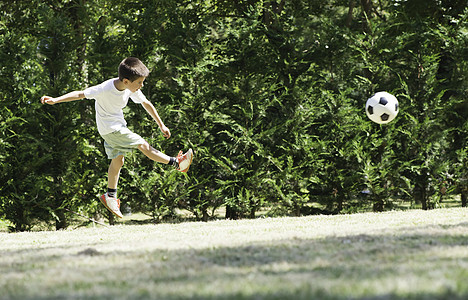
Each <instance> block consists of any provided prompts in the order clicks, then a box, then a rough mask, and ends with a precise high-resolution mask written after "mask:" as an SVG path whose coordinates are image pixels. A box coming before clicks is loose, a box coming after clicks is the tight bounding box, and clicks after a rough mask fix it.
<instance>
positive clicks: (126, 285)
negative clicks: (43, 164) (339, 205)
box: [0, 208, 468, 299]
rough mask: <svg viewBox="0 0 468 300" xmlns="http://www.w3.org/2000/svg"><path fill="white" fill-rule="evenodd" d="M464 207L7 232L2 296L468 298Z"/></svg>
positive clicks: (0, 236) (0, 267)
mask: <svg viewBox="0 0 468 300" xmlns="http://www.w3.org/2000/svg"><path fill="white" fill-rule="evenodd" d="M467 217H468V210H467V209H463V208H451V209H437V210H432V211H421V210H410V211H404V212H401V211H400V212H386V213H363V214H354V215H339V216H311V217H302V218H274V219H273V218H272V219H269V218H266V219H256V220H241V221H213V222H208V223H198V222H197V223H194V222H191V223H181V224H161V225H121V226H114V227H112V228H104V227H95V228H80V229H75V230H68V231H60V232H51V231H49V232H25V233H12V234H8V233H0V299H466V298H467V297H468V282H467V279H468V230H467V229H468V218H467Z"/></svg>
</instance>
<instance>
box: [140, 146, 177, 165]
mask: <svg viewBox="0 0 468 300" xmlns="http://www.w3.org/2000/svg"><path fill="white" fill-rule="evenodd" d="M138 149H140V151H141V152H143V154H145V155H146V156H148V158H149V159H151V160H154V161H156V162H160V163H163V164H168V163H169V161H170V157H169V156H168V155H166V154H164V153H162V152H161V151H158V150H156V149H154V148H153V147H152V146H151V145H150V144H148V143H147V142H145V143H144V144H141V145H139V146H138Z"/></svg>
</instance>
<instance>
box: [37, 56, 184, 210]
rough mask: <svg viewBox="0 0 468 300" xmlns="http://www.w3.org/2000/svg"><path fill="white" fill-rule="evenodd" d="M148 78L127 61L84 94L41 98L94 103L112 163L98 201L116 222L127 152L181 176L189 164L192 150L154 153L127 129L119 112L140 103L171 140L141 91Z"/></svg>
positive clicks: (144, 70)
mask: <svg viewBox="0 0 468 300" xmlns="http://www.w3.org/2000/svg"><path fill="white" fill-rule="evenodd" d="M148 75H149V70H148V68H147V67H146V66H145V65H144V64H143V63H142V62H141V61H140V60H139V59H138V58H135V57H128V58H126V59H124V60H123V61H122V62H121V63H120V65H119V77H118V78H112V79H109V80H107V81H104V82H103V83H101V84H99V85H96V86H92V87H89V88H87V89H85V90H84V91H73V92H70V93H68V94H65V95H63V96H60V97H57V98H53V97H49V96H43V97H42V98H41V102H42V104H50V105H53V104H56V103H61V102H69V101H75V100H80V99H83V98H88V99H95V100H96V101H95V109H96V123H97V128H98V131H99V134H100V135H101V137H102V138H103V139H104V147H105V150H106V154H107V157H108V158H109V159H111V163H110V165H109V170H108V189H107V193H105V194H104V195H102V196H101V197H100V200H101V202H102V203H103V204H104V205H105V206H106V208H107V209H109V210H110V211H111V212H112V213H113V214H115V215H116V216H118V217H119V218H122V217H123V215H122V213H121V212H120V200H119V199H117V183H118V180H119V175H120V169H121V168H122V166H123V164H124V155H125V153H126V152H130V151H132V150H133V149H136V148H138V149H139V150H140V151H141V152H143V153H144V154H145V155H146V156H147V157H149V158H150V159H152V160H154V161H156V162H160V163H164V164H169V165H172V166H174V167H175V168H177V170H179V171H181V172H187V170H188V169H189V167H190V164H191V163H192V158H193V151H192V149H189V150H188V151H187V152H186V153H185V154H182V151H180V152H179V154H178V155H177V157H170V156H167V155H166V154H164V153H162V152H160V151H158V150H156V149H154V148H153V147H152V146H151V145H150V144H148V142H147V141H145V140H144V139H143V138H142V137H141V136H139V135H138V134H136V133H133V132H131V131H130V130H129V129H128V128H127V126H126V125H127V122H126V121H125V119H124V115H123V111H122V109H123V108H124V107H125V106H127V102H128V98H131V99H132V101H133V102H135V103H140V104H141V105H142V106H143V107H144V108H145V110H146V111H147V112H148V114H150V115H151V117H152V118H153V119H154V120H155V121H156V123H158V125H159V129H160V130H161V132H162V134H163V135H164V137H166V138H169V137H170V136H171V132H170V131H169V128H167V127H166V125H164V123H163V121H162V120H161V118H160V117H159V114H158V112H157V111H156V108H155V107H154V106H153V104H152V103H151V102H149V101H148V100H147V99H146V97H145V95H143V93H142V92H141V91H140V89H141V88H142V87H143V82H144V81H145V79H146V77H148Z"/></svg>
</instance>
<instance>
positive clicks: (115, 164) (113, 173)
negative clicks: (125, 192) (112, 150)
mask: <svg viewBox="0 0 468 300" xmlns="http://www.w3.org/2000/svg"><path fill="white" fill-rule="evenodd" d="M124 161H125V158H124V156H123V155H119V156H117V157H116V158H114V159H113V160H112V161H111V163H110V165H109V170H108V173H107V176H108V177H107V181H108V182H107V184H108V187H109V188H110V189H117V184H118V182H119V176H120V170H121V169H122V166H123V164H124Z"/></svg>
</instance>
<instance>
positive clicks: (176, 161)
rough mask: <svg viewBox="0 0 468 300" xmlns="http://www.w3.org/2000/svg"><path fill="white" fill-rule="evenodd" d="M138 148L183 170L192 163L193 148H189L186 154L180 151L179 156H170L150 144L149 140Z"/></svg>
mask: <svg viewBox="0 0 468 300" xmlns="http://www.w3.org/2000/svg"><path fill="white" fill-rule="evenodd" d="M138 149H140V151H141V152H143V154H145V155H146V156H147V157H148V158H150V159H152V160H154V161H156V162H160V163H163V164H169V165H172V166H174V167H176V168H177V170H179V171H181V172H187V171H188V169H189V167H190V164H191V163H192V158H193V151H192V149H189V150H188V151H187V152H186V153H185V154H182V151H180V152H179V154H178V155H177V157H170V156H168V155H166V154H164V153H162V152H161V151H158V150H156V149H154V148H153V147H152V146H151V145H150V144H148V142H147V141H145V142H144V143H143V144H140V145H138Z"/></svg>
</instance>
